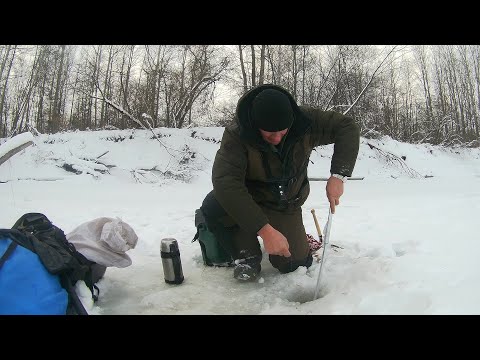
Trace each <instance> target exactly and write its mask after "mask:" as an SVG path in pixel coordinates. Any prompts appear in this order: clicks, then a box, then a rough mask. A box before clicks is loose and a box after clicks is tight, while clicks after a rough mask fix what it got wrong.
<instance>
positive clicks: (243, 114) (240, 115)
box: [235, 84, 310, 145]
mask: <svg viewBox="0 0 480 360" xmlns="http://www.w3.org/2000/svg"><path fill="white" fill-rule="evenodd" d="M265 89H275V90H278V91H281V92H282V93H284V94H285V95H287V97H288V99H289V100H290V104H291V106H292V109H293V114H294V120H293V124H292V126H291V127H290V130H289V132H288V137H290V138H292V137H296V136H298V135H301V134H304V133H305V131H306V130H307V128H308V127H309V126H310V121H309V119H308V118H307V117H305V116H304V115H303V113H302V112H301V111H300V108H299V106H298V105H297V103H296V101H295V99H294V98H293V96H292V95H291V94H290V93H289V92H288V91H287V90H286V89H284V88H283V87H281V86H279V85H274V84H263V85H259V86H256V87H254V88H252V89H250V90H249V91H247V92H246V93H245V94H244V95H243V96H242V97H241V98H240V99H239V100H238V103H237V107H236V110H235V121H236V123H237V125H238V127H239V130H240V137H242V138H244V139H245V140H247V141H248V142H250V143H253V144H257V145H258V144H262V143H263V140H262V137H261V135H260V132H259V130H258V129H257V128H256V127H255V126H254V125H253V121H252V117H251V107H252V101H253V99H254V98H255V96H257V94H259V93H260V92H262V91H263V90H265Z"/></svg>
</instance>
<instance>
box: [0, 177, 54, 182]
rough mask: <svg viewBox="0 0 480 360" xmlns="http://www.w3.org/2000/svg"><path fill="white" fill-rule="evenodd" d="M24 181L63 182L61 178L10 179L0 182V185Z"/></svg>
mask: <svg viewBox="0 0 480 360" xmlns="http://www.w3.org/2000/svg"><path fill="white" fill-rule="evenodd" d="M24 180H34V181H57V180H63V178H61V177H59V178H18V179H10V180H0V183H1V184H5V183H7V182H10V181H24Z"/></svg>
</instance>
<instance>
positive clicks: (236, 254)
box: [201, 192, 312, 273]
mask: <svg viewBox="0 0 480 360" xmlns="http://www.w3.org/2000/svg"><path fill="white" fill-rule="evenodd" d="M260 207H261V209H262V210H263V211H264V213H265V215H267V217H268V220H269V224H270V225H271V226H273V227H274V228H275V229H276V230H278V231H280V232H281V233H282V234H283V235H284V236H285V237H286V238H287V241H288V244H289V251H290V253H291V255H292V256H291V257H288V258H287V257H284V256H279V255H269V257H268V258H269V261H270V263H271V264H272V266H273V267H275V268H276V269H278V270H279V271H280V272H282V273H288V272H292V271H295V270H296V269H297V268H298V267H299V266H307V267H309V266H310V265H311V264H312V256H311V254H310V247H309V245H308V242H307V235H306V233H305V227H304V225H303V219H302V209H301V208H298V209H295V210H292V211H288V212H287V211H285V212H279V211H275V210H272V209H269V208H266V207H263V206H260ZM201 210H202V212H203V214H204V216H205V220H206V222H207V226H208V227H209V229H210V231H212V232H213V233H214V235H215V237H216V238H217V239H218V241H219V242H220V243H221V244H222V245H223V247H224V248H225V250H226V251H227V252H228V253H229V254H230V255H231V256H232V257H233V259H241V258H245V257H246V256H258V257H259V259H261V258H262V250H261V248H260V243H259V241H258V238H257V234H255V233H250V232H247V231H245V230H243V229H242V228H240V226H238V225H237V224H236V223H235V221H234V220H233V219H232V218H231V217H230V216H229V215H228V214H227V213H226V212H225V210H224V209H223V208H222V206H221V205H220V204H219V203H218V201H217V200H216V199H215V196H214V195H213V192H210V193H208V195H207V196H206V197H205V199H204V201H203V203H202V207H201Z"/></svg>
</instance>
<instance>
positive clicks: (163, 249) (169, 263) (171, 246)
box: [160, 238, 183, 284]
mask: <svg viewBox="0 0 480 360" xmlns="http://www.w3.org/2000/svg"><path fill="white" fill-rule="evenodd" d="M160 255H161V256H162V265H163V276H164V277H165V282H166V283H168V284H181V283H182V282H183V271H182V262H181V260H180V250H179V249H178V243H177V240H175V239H173V238H166V239H162V242H161V244H160Z"/></svg>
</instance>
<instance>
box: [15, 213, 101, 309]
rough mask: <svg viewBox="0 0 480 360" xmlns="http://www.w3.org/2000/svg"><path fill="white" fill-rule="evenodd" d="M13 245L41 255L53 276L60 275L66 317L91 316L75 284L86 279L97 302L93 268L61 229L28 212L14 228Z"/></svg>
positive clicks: (41, 216) (44, 217)
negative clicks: (64, 295)
mask: <svg viewBox="0 0 480 360" xmlns="http://www.w3.org/2000/svg"><path fill="white" fill-rule="evenodd" d="M10 239H12V244H13V243H15V244H16V245H21V246H23V247H25V248H27V249H28V250H30V251H32V252H34V253H35V254H37V255H38V257H39V259H40V261H41V263H42V264H43V265H44V266H45V268H46V269H47V270H48V272H49V273H50V274H53V275H58V277H59V280H60V284H61V286H62V287H63V288H64V289H65V290H66V292H67V293H68V306H67V312H66V315H88V312H87V311H86V310H85V308H84V306H83V305H82V302H81V301H80V299H79V297H78V295H77V293H76V292H75V287H74V286H75V284H76V282H77V281H78V280H83V281H84V282H85V284H86V285H87V286H88V288H89V289H90V291H91V292H92V298H93V301H97V300H98V295H99V289H98V287H97V286H96V285H95V284H94V281H93V271H92V266H94V265H95V264H96V263H95V262H93V261H90V260H88V259H87V258H86V257H85V256H83V255H82V254H81V253H80V252H78V251H77V250H76V249H75V246H74V245H73V244H72V243H70V242H69V241H68V240H67V238H66V236H65V233H64V232H63V230H62V229H60V228H58V227H57V226H55V225H53V224H52V222H51V221H50V220H49V219H48V218H47V217H46V216H45V215H44V214H41V213H27V214H25V215H23V216H21V217H20V218H19V219H18V220H17V221H16V222H15V224H14V225H13V227H12V230H11V233H10Z"/></svg>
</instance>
